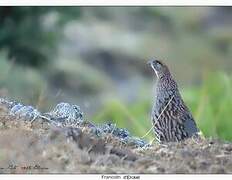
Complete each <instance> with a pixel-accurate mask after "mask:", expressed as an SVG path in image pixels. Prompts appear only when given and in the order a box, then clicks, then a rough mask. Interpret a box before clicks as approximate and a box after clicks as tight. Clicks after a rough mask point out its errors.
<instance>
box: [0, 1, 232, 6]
mask: <svg viewBox="0 0 232 180" xmlns="http://www.w3.org/2000/svg"><path fill="white" fill-rule="evenodd" d="M0 5H12V6H15V5H22V6H31V5H33V6H34V5H37V6H38V5H45V6H69V5H76V6H113V5H117V6H128V5H133V6H141V5H143V6H144V5H146V6H148V5H153V6H154V5H155V6H164V5H166V6H173V5H175V6H186V5H187V6H225V5H227V6H228V5H232V1H231V0H0Z"/></svg>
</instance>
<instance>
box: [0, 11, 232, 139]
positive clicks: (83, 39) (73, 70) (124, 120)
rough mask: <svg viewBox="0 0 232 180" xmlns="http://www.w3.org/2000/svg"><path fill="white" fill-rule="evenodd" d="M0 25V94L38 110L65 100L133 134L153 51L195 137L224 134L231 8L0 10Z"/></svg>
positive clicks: (229, 107) (231, 81)
mask: <svg viewBox="0 0 232 180" xmlns="http://www.w3.org/2000/svg"><path fill="white" fill-rule="evenodd" d="M0 25H1V26H0V96H2V97H10V98H12V99H16V100H19V101H21V102H23V103H25V104H31V105H34V106H36V107H37V108H39V109H40V110H41V111H48V110H49V109H51V108H52V107H53V106H54V105H55V104H56V103H58V102H61V101H64V102H69V103H75V104H78V105H80V106H81V109H82V110H83V111H84V113H85V118H86V119H88V120H91V121H94V122H95V123H101V122H113V123H116V124H117V126H119V127H125V128H128V129H129V130H130V131H131V132H132V133H133V135H135V136H138V137H141V136H143V135H144V134H145V133H146V132H147V131H148V130H149V129H150V127H151V123H150V112H151V106H152V102H153V101H154V99H153V96H154V95H153V93H154V84H155V80H156V79H155V75H154V73H153V72H152V70H151V68H150V67H148V65H147V64H146V61H148V60H149V59H151V58H153V57H156V58H159V59H163V61H165V62H166V64H168V66H169V67H170V69H171V71H172V73H173V75H174V77H175V78H176V80H177V82H178V84H179V87H180V90H181V93H182V95H183V98H184V100H185V102H186V103H187V105H188V106H189V108H190V109H191V111H192V113H193V115H194V117H195V119H196V122H197V124H198V126H199V128H200V129H201V130H202V132H203V134H204V135H205V136H207V137H218V138H221V139H225V140H232V95H231V92H232V74H231V69H232V8H231V7H0ZM152 137H153V134H152V133H150V134H149V135H148V136H147V137H146V139H148V140H151V139H152Z"/></svg>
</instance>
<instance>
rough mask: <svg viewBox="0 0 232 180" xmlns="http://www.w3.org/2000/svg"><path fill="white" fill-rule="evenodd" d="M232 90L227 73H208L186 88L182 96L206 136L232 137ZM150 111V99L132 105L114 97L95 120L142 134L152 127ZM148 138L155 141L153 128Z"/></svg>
mask: <svg viewBox="0 0 232 180" xmlns="http://www.w3.org/2000/svg"><path fill="white" fill-rule="evenodd" d="M231 89H232V76H229V75H227V74H225V73H212V74H208V75H207V77H206V78H205V80H204V82H203V84H202V85H201V86H200V87H192V88H191V89H184V90H183V92H182V95H183V98H184V100H185V102H186V103H187V104H188V106H189V108H190V109H191V111H192V113H193V116H194V117H195V119H196V121H197V124H198V126H199V128H200V130H201V131H202V132H203V134H204V135H205V136H206V137H217V138H220V139H224V140H232V133H231V128H232V121H231V107H232V96H231ZM150 111H151V102H150V100H149V99H143V100H139V101H137V102H134V103H132V104H130V105H126V104H125V103H123V102H120V101H119V100H118V99H111V100H109V101H108V102H107V103H106V104H105V107H104V108H103V110H102V111H101V112H100V113H97V114H96V116H95V118H94V120H95V121H96V122H103V121H104V120H109V121H112V122H114V123H116V124H117V125H118V126H120V127H126V128H128V129H129V130H130V131H131V132H133V133H134V134H135V135H137V136H139V137H142V136H143V135H145V134H146V133H147V131H149V129H150V128H151V122H150V116H149V113H150ZM146 138H147V139H148V140H152V139H153V132H152V131H151V132H150V133H149V135H148V136H147V137H146Z"/></svg>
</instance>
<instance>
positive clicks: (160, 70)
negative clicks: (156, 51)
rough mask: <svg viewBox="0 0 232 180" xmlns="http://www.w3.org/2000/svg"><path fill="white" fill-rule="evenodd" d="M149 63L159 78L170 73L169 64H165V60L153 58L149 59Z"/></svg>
mask: <svg viewBox="0 0 232 180" xmlns="http://www.w3.org/2000/svg"><path fill="white" fill-rule="evenodd" d="M148 64H149V65H150V66H151V67H152V69H153V70H154V71H155V73H156V76H157V78H159V79H161V78H163V77H165V76H167V75H170V72H169V70H168V67H167V65H166V64H164V63H163V62H161V61H159V60H151V61H148Z"/></svg>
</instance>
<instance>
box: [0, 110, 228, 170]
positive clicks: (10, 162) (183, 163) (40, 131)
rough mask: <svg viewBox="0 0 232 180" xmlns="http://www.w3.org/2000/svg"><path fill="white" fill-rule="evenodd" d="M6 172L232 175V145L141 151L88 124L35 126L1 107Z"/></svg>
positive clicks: (1, 164) (189, 143) (193, 143)
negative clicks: (101, 133)
mask: <svg viewBox="0 0 232 180" xmlns="http://www.w3.org/2000/svg"><path fill="white" fill-rule="evenodd" d="M0 173H126V174H128V173H232V143H229V142H221V141H218V140H214V139H202V140H193V139H189V140H186V141H184V142H181V143H168V144H163V145H159V144H153V145H152V146H151V147H146V148H137V147H135V146H134V145H131V144H125V143H122V142H121V141H120V139H118V138H117V137H115V136H112V134H106V135H104V136H96V135H93V134H92V133H91V132H90V130H89V128H88V126H85V125H83V126H81V127H80V128H76V129H72V128H59V127H55V126H52V125H49V124H48V123H47V122H44V121H42V120H41V119H39V120H37V121H35V122H33V123H30V122H27V121H24V120H23V119H22V118H17V117H13V116H9V115H8V112H7V110H6V109H4V108H0Z"/></svg>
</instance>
